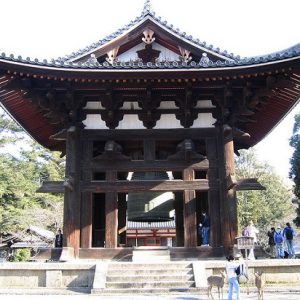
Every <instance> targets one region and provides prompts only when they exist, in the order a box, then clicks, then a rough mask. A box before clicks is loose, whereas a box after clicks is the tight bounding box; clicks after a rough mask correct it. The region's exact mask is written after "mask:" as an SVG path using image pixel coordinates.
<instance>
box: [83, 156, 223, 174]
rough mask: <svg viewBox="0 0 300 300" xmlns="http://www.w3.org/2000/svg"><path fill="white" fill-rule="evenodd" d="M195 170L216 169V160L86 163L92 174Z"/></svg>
mask: <svg viewBox="0 0 300 300" xmlns="http://www.w3.org/2000/svg"><path fill="white" fill-rule="evenodd" d="M187 165H188V167H189V168H192V169H194V170H208V169H209V168H216V167H217V161H216V160H209V161H208V160H207V159H203V160H202V161H199V159H198V160H197V161H196V160H192V161H190V162H188V163H187V162H186V161H183V160H153V161H126V160H119V161H116V160H106V161H105V160H104V161H97V160H91V161H90V162H89V161H87V160H85V161H84V166H83V167H84V169H85V170H91V171H92V172H105V171H107V170H118V171H119V172H130V171H132V170H134V171H136V172H142V171H144V172H147V171H153V172H154V171H157V172H159V171H166V170H168V171H181V170H182V169H183V168H185V167H187Z"/></svg>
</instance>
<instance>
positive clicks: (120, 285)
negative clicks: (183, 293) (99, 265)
mask: <svg viewBox="0 0 300 300" xmlns="http://www.w3.org/2000/svg"><path fill="white" fill-rule="evenodd" d="M194 286H195V283H194V282H182V281H174V280H172V281H161V282H159V281H147V282H131V281H130V282H106V289H132V288H139V289H145V288H148V289H149V288H150V289H153V288H180V289H183V288H185V289H187V288H190V287H194Z"/></svg>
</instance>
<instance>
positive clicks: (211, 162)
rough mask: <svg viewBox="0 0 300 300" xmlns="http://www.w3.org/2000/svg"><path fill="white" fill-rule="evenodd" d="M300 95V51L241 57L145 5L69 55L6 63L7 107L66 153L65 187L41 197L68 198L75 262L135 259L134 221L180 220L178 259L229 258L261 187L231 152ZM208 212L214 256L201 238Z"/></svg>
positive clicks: (2, 73) (68, 234)
mask: <svg viewBox="0 0 300 300" xmlns="http://www.w3.org/2000/svg"><path fill="white" fill-rule="evenodd" d="M299 96H300V45H296V46H294V47H291V48H289V49H286V50H284V51H280V52H277V53H273V54H270V55H265V56H260V57H250V58H241V57H239V56H235V55H233V54H230V53H228V52H226V51H221V50H220V49H219V48H214V47H212V46H209V45H208V44H206V43H205V42H201V41H199V40H198V39H195V38H194V37H192V36H190V35H188V34H186V33H184V32H181V31H179V30H178V29H175V27H174V26H173V25H170V24H168V23H167V22H166V21H162V19H161V18H160V17H157V16H156V14H155V13H154V12H153V11H152V10H151V7H150V4H149V1H146V2H145V6H144V9H143V11H142V14H141V15H140V16H139V17H137V18H136V19H135V20H134V21H132V22H130V23H129V24H128V25H126V26H124V27H123V28H121V29H119V30H118V31H117V32H115V33H113V34H111V35H109V36H107V37H106V38H104V39H103V40H100V41H98V42H96V43H94V44H92V45H91V46H88V47H86V48H85V49H83V50H80V51H78V52H74V53H72V54H71V55H69V56H67V57H62V58H59V59H56V60H51V61H47V60H43V61H38V60H31V59H30V58H26V59H24V58H22V57H20V56H19V57H14V56H13V55H10V56H7V55H6V54H5V53H2V54H1V55H0V101H1V104H2V106H3V107H4V109H5V110H6V111H7V112H8V113H9V114H10V115H11V116H12V117H13V118H14V119H15V120H16V121H17V122H18V123H19V124H20V125H21V126H22V127H23V128H24V129H25V130H26V131H27V132H28V133H29V134H30V135H31V136H32V137H33V138H34V139H35V140H36V141H38V142H39V143H40V144H41V145H43V146H45V147H46V148H48V149H50V150H58V151H61V152H62V153H63V154H64V155H66V178H65V181H64V182H44V184H43V186H42V187H41V189H40V191H41V192H49V193H64V228H63V231H64V236H65V238H64V251H65V252H66V253H68V254H69V255H70V256H72V257H76V258H87V257H88V258H92V257H98V258H110V259H112V258H114V257H116V256H118V257H120V256H122V251H123V252H124V253H125V252H126V251H127V252H128V251H130V248H129V246H132V245H126V230H127V228H126V224H127V222H130V221H137V222H154V221H159V222H168V221H170V220H175V228H173V229H172V230H173V231H172V232H171V233H170V235H169V237H170V238H171V239H172V240H173V243H172V247H171V248H172V249H173V251H174V253H175V252H176V249H180V251H182V249H184V250H185V251H186V255H187V256H188V255H189V253H193V254H191V255H193V256H197V257H198V256H201V255H202V253H203V251H206V255H207V251H208V252H209V253H210V255H222V254H224V253H226V252H227V251H228V250H229V249H230V248H231V247H232V245H233V244H234V240H235V237H236V235H237V211H236V209H237V200H236V191H238V190H251V189H262V187H261V185H260V184H259V183H258V182H257V181H256V180H255V179H252V178H249V179H244V180H239V178H236V177H235V170H234V153H237V152H238V151H239V149H248V148H249V147H251V146H253V145H255V144H256V143H258V142H259V141H260V140H262V139H263V138H264V137H265V136H266V135H267V134H268V133H269V132H270V131H271V130H272V129H273V128H274V126H276V125H277V124H278V123H279V122H280V120H281V119H282V118H283V117H284V116H285V115H286V114H288V112H289V111H290V110H291V109H292V108H293V107H294V105H295V104H296V103H297V101H298V99H299ZM278 142H280V141H278ZM278 159H280V158H278ZM131 201H133V202H131ZM203 211H206V212H207V213H208V215H209V216H210V220H211V228H210V242H209V244H210V247H201V246H200V244H201V241H200V238H199V236H198V234H197V225H198V223H199V222H200V218H201V212H203ZM129 234H131V233H130V232H128V235H129ZM178 251H179V250H178Z"/></svg>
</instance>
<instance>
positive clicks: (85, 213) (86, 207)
mask: <svg viewBox="0 0 300 300" xmlns="http://www.w3.org/2000/svg"><path fill="white" fill-rule="evenodd" d="M82 141H83V149H82V161H83V166H89V165H91V161H92V159H93V153H92V151H93V143H92V141H90V140H88V139H86V137H85V136H84V132H83V134H82ZM82 178H83V180H84V181H91V180H92V179H93V174H92V172H91V170H90V169H88V170H86V169H84V170H82ZM92 221H93V194H92V193H91V192H84V193H82V201H81V234H80V236H81V245H80V247H81V248H91V247H92V232H93V226H92Z"/></svg>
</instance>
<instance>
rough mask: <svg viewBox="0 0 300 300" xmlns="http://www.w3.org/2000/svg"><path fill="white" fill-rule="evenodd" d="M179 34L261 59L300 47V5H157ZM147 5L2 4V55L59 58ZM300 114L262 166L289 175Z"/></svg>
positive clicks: (196, 0) (30, 0)
mask: <svg viewBox="0 0 300 300" xmlns="http://www.w3.org/2000/svg"><path fill="white" fill-rule="evenodd" d="M151 3H152V8H153V10H154V11H155V12H156V15H158V16H161V17H162V20H166V21H167V22H168V23H169V24H173V25H174V27H175V28H179V29H180V30H181V31H185V32H186V33H187V34H189V35H193V36H194V37H195V38H199V39H200V40H201V41H206V42H207V43H208V44H212V45H214V46H215V47H219V48H220V49H221V50H227V51H228V52H229V53H234V54H236V55H241V56H256V55H261V54H268V53H272V52H275V51H279V50H282V49H286V48H288V47H290V46H293V45H295V44H297V43H300V0H285V1H282V0H281V1H280V0H205V1H203V0H184V1H182V0H152V1H151ZM143 5H144V0H127V1H125V0H114V1H107V0H81V1H80V0H43V1H42V0H26V1H24V0H6V1H4V0H0V8H1V18H0V28H1V31H0V52H5V53H6V54H10V53H13V54H14V55H16V56H18V55H22V57H24V58H25V57H27V56H30V57H31V58H36V57H37V58H41V59H43V58H46V59H49V58H57V57H59V56H64V55H66V54H70V53H71V52H73V51H77V50H78V49H81V48H84V47H86V46H88V45H90V44H92V43H94V42H96V41H98V40H99V39H102V38H104V37H105V36H106V35H109V34H111V33H112V32H114V31H115V30H117V29H119V28H121V27H122V26H124V25H126V24H128V23H129V22H130V21H131V20H133V19H134V18H135V17H136V16H139V15H140V13H141V11H142V8H143ZM299 111H300V105H298V107H296V108H295V109H294V110H293V111H292V112H291V113H290V114H289V115H288V116H287V118H286V119H285V120H284V121H283V122H281V124H280V125H279V126H277V127H276V128H275V129H274V130H273V132H272V133H271V134H270V135H269V136H268V137H267V138H265V140H264V141H262V142H261V143H260V144H259V145H257V147H256V148H257V149H258V150H259V151H258V154H259V157H260V159H262V160H266V161H267V162H269V163H270V164H271V165H273V166H274V167H275V168H276V171H277V172H278V173H279V174H280V175H282V176H287V174H288V170H289V158H290V156H291V153H292V150H291V149H290V148H289V146H288V139H289V137H290V136H291V134H292V127H293V115H294V113H295V112H299Z"/></svg>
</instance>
